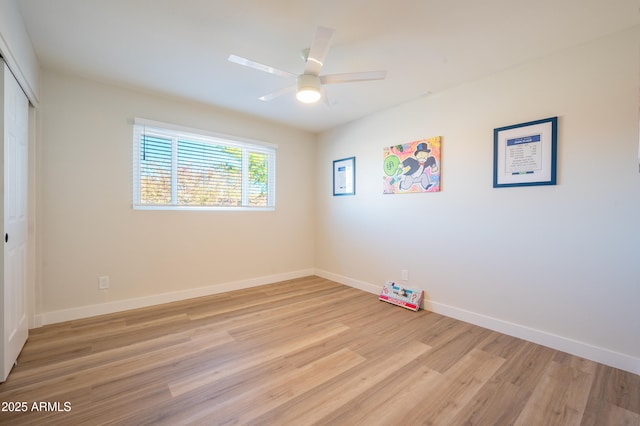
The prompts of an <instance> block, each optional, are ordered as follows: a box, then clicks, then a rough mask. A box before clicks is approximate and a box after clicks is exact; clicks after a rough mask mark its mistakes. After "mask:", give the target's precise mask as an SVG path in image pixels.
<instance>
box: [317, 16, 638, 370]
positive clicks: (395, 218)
mask: <svg viewBox="0 0 640 426" xmlns="http://www.w3.org/2000/svg"><path fill="white" fill-rule="evenodd" d="M638 40H640V28H639V27H636V28H635V29H633V30H630V31H626V32H623V33H620V34H616V35H613V36H610V37H607V38H604V39H601V40H598V41H595V42H592V43H589V44H586V45H583V46H581V47H579V48H575V49H571V50H569V51H564V52H560V53H558V54H557V55H555V56H552V57H547V58H544V59H540V60H538V61H535V62H532V63H527V64H523V65H522V66H520V67H516V68H513V69H510V70H506V71H504V72H502V73H499V74H496V75H492V76H490V77H487V78H485V79H482V80H479V81H475V82H471V83H468V84H465V85H463V86H461V87H458V88H455V89H453V90H448V91H446V92H443V93H438V94H434V95H432V96H430V97H426V98H422V99H420V100H417V101H414V102H412V103H408V104H405V105H400V106H398V107H396V108H392V109H390V110H387V111H384V112H381V113H379V114H375V115H372V116H369V117H367V118H365V119H362V120H360V121H358V122H355V123H353V124H349V125H345V126H343V127H340V128H337V129H334V130H332V131H329V132H326V133H325V134H323V135H321V137H320V141H319V145H318V161H317V168H318V181H317V185H318V190H317V194H318V195H317V217H318V221H317V224H316V226H317V231H316V257H315V265H316V268H318V271H319V273H320V274H323V275H326V276H328V277H332V278H334V279H337V280H339V281H342V282H345V283H349V284H352V285H356V286H359V287H361V288H365V289H367V288H368V289H370V290H371V291H375V289H377V288H379V287H380V286H381V285H382V284H383V283H384V281H385V280H400V279H401V270H402V269H408V270H409V278H410V279H409V282H408V283H409V285H413V286H416V287H419V288H422V289H424V290H425V291H426V293H427V298H428V302H427V306H428V307H430V308H431V309H434V310H437V311H440V312H444V313H447V314H450V315H453V316H458V317H460V318H464V319H466V320H470V321H472V322H476V323H481V324H483V325H487V326H491V327H494V328H496V329H500V330H502V331H506V332H511V333H513V334H517V335H520V336H523V337H527V338H531V339H535V340H538V341H541V342H542V343H545V344H550V345H553V346H559V347H560V348H561V349H565V350H576V348H577V350H578V351H580V352H581V354H582V355H587V356H589V355H590V351H592V352H594V353H595V354H596V357H598V356H601V358H603V357H604V358H606V357H609V359H601V360H602V361H605V362H606V361H611V360H612V359H613V361H614V362H617V363H618V364H619V365H622V366H623V367H625V368H627V369H631V370H634V371H636V372H639V371H640V338H639V334H638V333H639V330H640V309H638V301H639V300H640V226H639V222H638V217H639V216H638V214H639V213H640V174H638V167H637V157H638V153H637V150H638V104H637V102H638V96H637V94H638V73H639V70H638V67H639V63H638V59H639V58H638ZM425 78H428V70H425ZM552 116H558V117H559V141H558V184H557V185H556V186H547V187H545V186H538V187H525V188H499V189H494V188H493V187H492V171H493V129H494V128H497V127H502V126H507V125H511V124H517V123H522V122H527V121H532V120H536V119H543V118H547V117H552ZM438 135H441V136H443V145H442V192H440V193H430V194H419V195H417V194H410V195H383V194H382V149H383V147H385V146H391V145H396V144H402V143H407V142H411V141H414V140H417V139H422V138H426V137H431V136H438ZM348 156H356V170H357V174H356V182H357V188H356V196H354V197H332V195H331V194H332V191H331V162H332V160H335V159H338V158H343V157H348ZM574 343H575V345H574ZM591 355H593V354H591Z"/></svg>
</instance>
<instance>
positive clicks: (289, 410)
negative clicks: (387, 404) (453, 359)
mask: <svg viewBox="0 0 640 426" xmlns="http://www.w3.org/2000/svg"><path fill="white" fill-rule="evenodd" d="M429 349H431V348H430V347H429V346H427V345H425V344H424V343H421V342H418V341H413V342H410V343H408V344H407V345H403V346H400V347H398V348H397V349H396V351H394V353H393V354H388V353H387V354H384V356H383V358H382V359H374V360H373V361H370V362H365V363H363V364H362V365H361V366H360V367H361V368H353V369H352V371H351V372H350V374H345V375H343V377H340V378H339V380H332V381H330V382H328V383H325V386H322V388H319V389H318V390H317V392H314V393H309V394H306V395H302V396H301V397H299V398H297V399H295V400H292V401H291V403H289V404H285V405H282V406H280V407H278V409H273V410H270V411H269V412H268V413H266V414H264V415H262V416H260V417H257V418H256V419H254V420H253V422H252V423H254V424H263V425H270V424H297V425H300V426H302V425H311V424H314V423H316V422H319V421H320V420H321V419H322V418H323V417H325V416H328V415H329V414H330V413H332V412H334V411H336V410H338V409H339V408H341V407H346V410H348V411H349V410H351V407H350V406H348V405H350V402H351V401H352V400H354V399H355V398H356V397H358V396H359V395H361V394H362V393H364V392H366V391H367V390H369V389H370V388H371V387H372V386H375V385H378V384H380V383H382V382H383V381H385V380H387V379H388V378H389V377H391V376H393V375H395V374H398V370H399V369H401V368H403V367H405V366H406V365H407V364H408V363H410V362H411V361H414V360H415V359H416V358H417V357H418V356H420V355H422V354H424V353H425V352H427V351H428V350H429Z"/></svg>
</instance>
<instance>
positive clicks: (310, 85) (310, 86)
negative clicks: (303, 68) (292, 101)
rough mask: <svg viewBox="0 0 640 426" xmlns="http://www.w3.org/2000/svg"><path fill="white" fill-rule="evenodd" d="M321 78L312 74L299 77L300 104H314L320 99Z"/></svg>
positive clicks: (297, 94) (297, 96)
mask: <svg viewBox="0 0 640 426" xmlns="http://www.w3.org/2000/svg"><path fill="white" fill-rule="evenodd" d="M320 97H321V94H320V77H318V76H317V75H312V74H302V75H300V76H298V91H297V93H296V98H298V100H299V101H300V102H305V103H313V102H316V101H318V100H319V99H320Z"/></svg>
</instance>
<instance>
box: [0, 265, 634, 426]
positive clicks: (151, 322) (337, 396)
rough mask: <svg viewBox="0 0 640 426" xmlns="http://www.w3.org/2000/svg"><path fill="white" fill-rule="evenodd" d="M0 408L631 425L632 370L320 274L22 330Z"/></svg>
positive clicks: (261, 419) (103, 416) (1, 388)
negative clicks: (386, 298)
mask: <svg viewBox="0 0 640 426" xmlns="http://www.w3.org/2000/svg"><path fill="white" fill-rule="evenodd" d="M0 401H2V404H3V406H2V408H3V409H16V408H17V407H21V405H16V404H14V405H13V406H12V405H11V404H12V403H19V402H26V403H27V404H26V407H24V406H22V407H23V408H26V412H17V413H16V412H14V413H9V412H6V411H5V412H0V423H1V424H12V425H13V424H15V425H20V424H38V425H43V424H56V425H79V424H83V425H100V424H124V425H142V424H154V425H155V424H167V425H178V424H206V425H217V424H236V423H238V424H246V423H249V424H264V425H296V426H298V425H306V424H325V425H356V424H362V425H403V426H404V425H413V424H433V425H462V424H478V425H492V426H493V425H512V424H516V425H527V426H530V425H534V426H535V425H544V426H547V425H580V424H582V425H606V426H610V425H636V426H639V425H640V377H639V376H637V375H634V374H630V373H626V372H623V371H620V370H616V369H614V368H610V367H606V366H603V365H601V364H597V363H595V362H592V361H588V360H585V359H582V358H578V357H575V356H571V355H567V354H565V353H562V352H558V351H555V350H552V349H549V348H545V347H542V346H539V345H535V344H533V343H529V342H526V341H523V340H520V339H516V338H513V337H509V336H506V335H503V334H500V333H496V332H493V331H490V330H486V329H483V328H480V327H476V326H473V325H470V324H467V323H464V322H460V321H456V320H453V319H450V318H447V317H444V316H441V315H438V314H434V313H431V312H427V311H420V312H417V313H416V312H411V311H408V310H406V309H402V308H399V307H396V306H392V305H389V304H387V303H384V302H380V301H378V300H377V297H376V296H375V295H372V294H369V293H364V292H361V291H359V290H356V289H352V288H349V287H345V286H343V285H340V284H336V283H334V282H331V281H327V280H325V279H322V278H318V277H308V278H303V279H298V280H291V281H286V282H282V283H278V284H272V285H267V286H262V287H258V288H253V289H248V290H242V291H236V292H231V293H225V294H220V295H215V296H210V297H205V298H199V299H194V300H190V301H185V302H178V303H172V304H167V305H162V306H157V307H152V308H145V309H139V310H135V311H130V312H126V313H120V314H112V315H106V316H101V317H95V318H90V319H86V320H79V321H72V322H67V323H62V324H55V325H51V326H46V327H42V328H39V329H35V330H31V334H30V338H29V341H28V342H27V344H26V346H25V348H24V350H23V352H22V354H21V356H20V358H19V360H18V365H17V366H16V367H15V368H14V370H13V372H12V373H11V374H10V376H9V378H8V380H7V381H6V382H5V383H3V384H0ZM34 402H35V403H36V405H35V408H47V409H49V410H50V409H56V410H59V411H36V410H35V409H34ZM41 402H44V403H45V404H44V405H43V406H40V405H39V404H40V403H41ZM47 403H49V404H48V405H47ZM56 404H57V405H56Z"/></svg>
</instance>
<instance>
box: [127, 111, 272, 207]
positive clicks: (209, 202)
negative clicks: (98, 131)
mask: <svg viewBox="0 0 640 426" xmlns="http://www.w3.org/2000/svg"><path fill="white" fill-rule="evenodd" d="M133 151H134V153H133V154H134V155H133V157H134V191H133V192H134V200H133V204H134V207H135V208H156V209H157V208H167V209H176V208H178V209H179V208H184V209H194V208H195V209H198V208H200V209H273V208H274V207H275V153H276V150H275V147H274V146H272V145H261V144H258V143H250V142H246V141H241V140H237V139H231V138H229V137H221V136H218V135H215V136H214V135H212V134H208V133H206V132H198V131H185V130H184V129H183V128H176V126H172V125H165V127H162V123H156V122H149V121H148V120H140V119H136V122H135V124H134V149H133Z"/></svg>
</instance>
